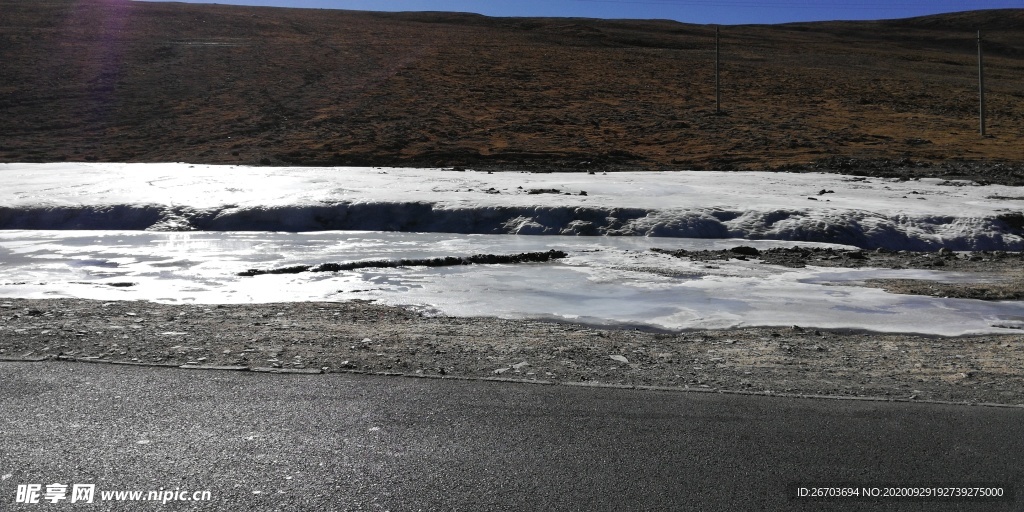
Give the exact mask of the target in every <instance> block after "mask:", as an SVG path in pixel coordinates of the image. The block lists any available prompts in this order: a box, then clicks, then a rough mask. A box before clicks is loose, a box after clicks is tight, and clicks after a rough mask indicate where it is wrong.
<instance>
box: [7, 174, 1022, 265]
mask: <svg viewBox="0 0 1024 512" xmlns="http://www.w3.org/2000/svg"><path fill="white" fill-rule="evenodd" d="M0 184H2V185H3V186H2V188H0V229H117V230H160V231H185V230H215V231H294V232H299V231H324V230H359V231H404V232H446V233H467V234H468V233H476V234H529V235H581V236H586V235H618V236H657V237H685V238H745V239H764V240H793V241H812V242H827V243H839V244H846V245H855V246H858V247H862V248H868V249H871V248H876V247H884V248H887V249H908V250H927V249H937V248H940V247H948V248H950V249H954V250H982V249H988V250H996V249H1003V250H1022V249H1024V225H1022V224H1024V222H1022V221H1024V214H1022V213H1021V212H1024V192H1021V191H1020V190H1019V189H1016V188H1014V187H1006V186H998V185H990V186H967V185H966V184H964V183H950V182H942V181H940V180H927V179H926V180H920V181H902V182H901V181H897V180H887V179H879V178H863V177H851V176H843V175H832V174H774V173H758V172H736V173H722V172H672V173H660V172H644V173H613V174H607V175H603V174H597V175H588V174H581V173H548V174H525V173H497V174H489V173H483V172H474V171H467V172H456V171H452V170H446V169H392V168H267V167H234V166H192V165H188V164H81V163H71V164H0ZM957 185H959V186H957Z"/></svg>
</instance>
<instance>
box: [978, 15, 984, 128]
mask: <svg viewBox="0 0 1024 512" xmlns="http://www.w3.org/2000/svg"><path fill="white" fill-rule="evenodd" d="M978 123H979V125H980V132H981V136H982V137H984V136H985V64H984V61H983V60H982V54H981V31H980V30H979V31H978Z"/></svg>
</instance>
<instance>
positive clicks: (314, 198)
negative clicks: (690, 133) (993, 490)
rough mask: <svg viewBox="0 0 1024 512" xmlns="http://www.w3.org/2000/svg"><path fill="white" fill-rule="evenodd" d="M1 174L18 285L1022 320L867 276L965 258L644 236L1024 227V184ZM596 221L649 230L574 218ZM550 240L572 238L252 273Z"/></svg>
mask: <svg viewBox="0 0 1024 512" xmlns="http://www.w3.org/2000/svg"><path fill="white" fill-rule="evenodd" d="M0 185H2V186H0V229H6V231H0V296H2V297H28V298H44V297H86V298H95V299H101V300H136V299H145V300H156V301H161V302H198V303H207V304H211V303H238V302H277V301H299V300H303V301H304V300H347V299H354V298H360V299H374V300H378V301H380V302H383V303H388V304H396V305H409V306H415V307H419V308H422V309H423V310H425V311H436V312H440V313H445V314H452V315H493V316H501V317H510V318H513V317H549V318H563V319H571V320H580V321H586V322H592V323H615V324H620V323H621V324H637V325H647V326H654V327H662V328H669V329H680V328H702V327H735V326H749V325H777V326H789V325H794V324H797V325H803V326H809V327H820V328H829V327H842V328H862V329H869V330H876V331H888V332H921V333H931V334H939V335H958V334H966V333H982V332H1020V331H1019V330H1018V331H1011V330H1010V329H1011V328H1016V329H1019V328H1021V327H1024V308H1021V304H1020V302H983V301H976V300H960V299H941V298H930V297H916V296H902V295H893V294H889V293H886V292H884V291H881V290H878V289H873V288H864V287H860V286H855V285H856V283H857V282H859V281H863V280H865V279H871V278H885V277H894V278H914V279H943V280H957V279H967V277H965V276H963V275H958V274H954V273H948V272H947V273H941V272H932V271H921V270H901V271H892V270H877V269H863V270H836V269H825V268H814V267H809V268H805V269H789V268H784V267H776V266H770V265H763V264H760V263H758V262H756V261H736V260H734V261H730V262H716V263H714V264H711V265H709V264H706V263H698V262H690V261H687V260H682V259H678V258H672V257H670V256H667V255H664V254H659V253H655V252H652V251H650V250H649V249H651V248H654V247H658V248H663V249H719V248H727V247H733V246H736V245H740V244H743V245H752V246H755V247H758V248H768V247H773V246H779V245H785V246H790V245H793V243H792V242H785V240H798V241H809V242H804V243H806V244H808V245H814V244H815V243H816V242H831V243H845V244H850V245H857V246H860V247H867V248H870V247H876V246H883V247H889V248H896V249H899V248H911V249H917V248H926V247H932V248H934V247H939V246H946V247H951V248H953V249H982V248H988V249H997V248H1011V249H1020V248H1021V246H1022V240H1021V237H1020V235H1019V233H1017V232H1014V228H1013V226H1011V225H1008V224H1007V223H1006V222H1004V221H1002V220H1000V219H999V217H1000V216H1001V215H1004V214H1007V213H1013V212H1019V211H1021V210H1024V201H1022V200H1021V199H1013V198H1014V197H1020V196H1021V195H1022V194H1021V193H1020V192H1019V191H1018V190H1017V189H1014V188H1012V187H1000V186H985V187H980V186H950V185H940V184H939V182H938V181H937V180H921V181H920V182H899V181H892V180H881V179H875V178H868V179H864V178H854V177H849V176H839V175H828V174H765V173H709V172H701V173H615V174H608V175H604V174H594V175H588V174H559V173H551V174H523V173H496V174H488V173H481V172H473V171H465V172H457V171H453V170H444V169H369V168H332V169H323V168H262V167H261V168H248V167H228V166H220V167H217V166H199V165H197V166H191V165H187V164H80V163H74V164H0ZM552 190H555V191H558V192H557V193H554V192H551V191H552ZM531 191H533V192H543V193H531ZM584 191H585V192H586V195H583V194H581V192H584ZM821 191H826V193H824V194H821V193H820V192H821ZM809 198H814V200H812V199H809ZM1007 198H1009V199H1007ZM188 230H205V231H188ZM324 230H330V231H324ZM340 230H362V231H340ZM273 231H277V232H273ZM416 231H420V232H419V233H418V232H416ZM425 231H429V233H423V232H425ZM470 233H482V234H470ZM587 234H615V235H649V236H618V237H605V236H576V235H587ZM529 235H545V236H529ZM566 235H572V236H566ZM688 237H689V238H688ZM740 238H747V239H748V240H740ZM750 239H759V240H750ZM770 239H777V240H781V241H772V240H770ZM548 249H559V250H563V251H566V252H567V253H568V254H569V257H568V258H566V259H563V260H559V261H556V262H548V263H535V264H519V265H472V266H460V267H438V268H426V267H407V268H378V269H375V268H368V269H361V270H357V271H349V272H339V273H330V272H324V273H301V274H279V275H260V276H255V277H240V276H238V275H237V274H238V273H239V272H243V271H245V270H248V269H250V268H260V269H270V268H277V267H283V266H290V265H299V264H304V265H313V264H318V263H328V262H346V261H358V260H371V259H372V260H376V259H401V258H427V257H440V256H469V255H473V254H483V253H491V254H511V253H520V252H534V251H546V250H548ZM970 279H977V276H972V277H970Z"/></svg>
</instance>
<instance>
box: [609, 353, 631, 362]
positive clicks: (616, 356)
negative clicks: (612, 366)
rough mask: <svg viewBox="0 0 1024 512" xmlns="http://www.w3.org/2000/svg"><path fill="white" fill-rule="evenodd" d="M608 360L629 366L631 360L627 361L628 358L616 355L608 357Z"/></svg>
mask: <svg viewBox="0 0 1024 512" xmlns="http://www.w3.org/2000/svg"><path fill="white" fill-rule="evenodd" d="M608 358H609V359H611V360H613V361H618V362H620V363H625V364H629V359H626V356H618V355H615V356H608Z"/></svg>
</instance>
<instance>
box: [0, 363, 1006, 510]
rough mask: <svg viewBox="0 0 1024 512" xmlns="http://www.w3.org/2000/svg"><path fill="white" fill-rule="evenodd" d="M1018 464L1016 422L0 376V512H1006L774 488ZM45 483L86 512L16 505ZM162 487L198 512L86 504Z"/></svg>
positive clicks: (619, 397)
mask: <svg viewBox="0 0 1024 512" xmlns="http://www.w3.org/2000/svg"><path fill="white" fill-rule="evenodd" d="M1022 453H1024V410H1021V409H1004V408H988V407H969V406H947V405H935V404H908V403H898V404H897V403H884V402H850V401H833V400H811V399H794V398H779V397H751V396H736V395H719V394H704V393H682V392H660V391H659V392H653V391H636V390H623V389H602V388H580V387H572V386H547V385H527V384H510V383H497V382H480V381H453V380H433V379H429V380H428V379H412V378H399V377H381V376H367V375H343V374H342V375H339V374H332V375H268V374H252V373H244V372H223V371H194V370H193V371H190V370H179V369H164V368H146V367H125V366H113V365H96V364H85V363H0V510H14V511H20V510H68V511H73V510H244V511H262V510H395V511H400V510H615V511H628V510H730V511H731V510H822V509H826V510H837V509H838V510H1021V509H1022V508H1024V500H1022V499H1021V498H1020V496H1017V497H1016V500H1015V501H1001V502H992V501H990V502H980V501H973V502H972V501H955V502H936V501H927V502H919V501H917V502H915V501H892V500H876V501H848V502H839V501H836V500H829V501H798V500H795V499H793V497H792V495H793V494H794V493H795V492H796V491H795V490H794V489H793V488H792V487H790V486H791V485H792V484H797V483H800V484H807V485H810V484H812V483H818V484H839V483H856V484H858V486H865V485H869V484H870V485H883V484H885V485H920V484H940V483H941V484H966V483H971V484H974V483H985V484H993V485H995V484H998V485H1011V486H1016V489H1014V490H1016V491H1018V492H1017V494H1018V495H1019V494H1021V493H1020V492H1019V491H1020V490H1021V487H1022V485H1021V484H1022V483H1024V464H1022V463H1021V462H1020V460H1021V459H1020V457H1021V454H1022ZM52 483H63V484H66V485H68V486H69V488H70V487H71V486H73V485H74V484H94V485H95V486H96V487H95V488H96V495H95V497H94V501H95V503H93V504H92V505H89V504H83V503H80V502H79V503H70V502H69V501H70V496H69V500H65V501H62V502H58V503H57V504H56V505H50V504H48V503H44V504H23V503H15V501H16V500H17V498H18V496H17V489H18V486H19V485H25V484H40V485H42V486H43V487H42V490H44V491H45V486H46V485H47V484H52ZM161 488H163V489H164V490H180V491H182V492H185V493H187V494H188V495H190V496H191V493H193V492H203V491H209V494H210V500H209V501H202V502H196V501H192V502H170V503H166V504H163V503H160V502H126V501H113V500H108V501H103V500H101V498H100V494H101V492H102V491H118V490H143V491H149V490H160V489H161ZM69 494H70V493H69Z"/></svg>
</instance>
